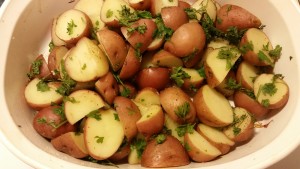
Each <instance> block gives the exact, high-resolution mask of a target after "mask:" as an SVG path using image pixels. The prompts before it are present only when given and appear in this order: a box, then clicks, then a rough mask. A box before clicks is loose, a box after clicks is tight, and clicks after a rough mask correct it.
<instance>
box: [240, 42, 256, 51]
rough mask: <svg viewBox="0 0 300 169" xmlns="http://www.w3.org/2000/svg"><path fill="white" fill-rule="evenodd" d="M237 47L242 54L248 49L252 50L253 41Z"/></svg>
mask: <svg viewBox="0 0 300 169" xmlns="http://www.w3.org/2000/svg"><path fill="white" fill-rule="evenodd" d="M239 49H240V51H241V53H242V54H245V53H247V52H248V51H253V43H252V41H250V42H247V43H245V44H244V45H242V46H241V47H240V48H239Z"/></svg>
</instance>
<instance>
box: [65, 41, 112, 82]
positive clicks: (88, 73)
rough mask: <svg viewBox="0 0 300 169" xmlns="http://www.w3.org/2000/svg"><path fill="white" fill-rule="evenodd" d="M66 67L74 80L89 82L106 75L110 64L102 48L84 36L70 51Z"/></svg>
mask: <svg viewBox="0 0 300 169" xmlns="http://www.w3.org/2000/svg"><path fill="white" fill-rule="evenodd" d="M65 69H66V71H67V73H68V75H69V76H70V77H71V78H72V79H73V80H75V81H78V82H88V81H93V80H96V79H98V78H99V77H101V76H104V75H105V74H106V73H107V72H108V71H109V65H108V61H107V59H106V56H105V54H104V53H103V52H102V51H101V50H100V48H99V47H98V46H97V45H96V44H94V43H93V42H92V41H91V40H90V39H88V38H85V37H84V38H81V39H80V40H79V41H78V43H77V45H76V47H74V48H72V49H71V50H70V51H69V54H68V55H67V58H66V59H65Z"/></svg>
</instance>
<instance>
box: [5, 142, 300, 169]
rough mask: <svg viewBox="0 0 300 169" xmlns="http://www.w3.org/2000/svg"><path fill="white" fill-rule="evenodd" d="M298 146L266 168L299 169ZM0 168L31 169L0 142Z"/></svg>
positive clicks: (299, 150) (299, 149)
mask: <svg viewBox="0 0 300 169" xmlns="http://www.w3.org/2000/svg"><path fill="white" fill-rule="evenodd" d="M299 157H300V146H299V147H298V148H297V149H296V150H295V151H294V152H293V153H291V154H290V155H289V156H287V157H286V158H284V159H283V160H282V161H280V162H278V163H277V164H275V165H273V166H271V167H270V168H268V169H284V168H286V169H299V167H300V161H299V160H300V158H299ZM0 168H5V169H19V168H20V169H33V168H32V167H30V166H28V165H27V164H25V163H24V162H22V161H21V160H19V159H18V158H17V157H15V156H14V155H13V154H12V153H11V152H9V151H8V149H7V148H6V147H4V145H3V144H2V143H0Z"/></svg>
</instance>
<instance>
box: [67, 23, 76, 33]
mask: <svg viewBox="0 0 300 169" xmlns="http://www.w3.org/2000/svg"><path fill="white" fill-rule="evenodd" d="M76 27H77V25H76V24H75V23H74V20H73V19H71V21H70V22H68V27H67V33H68V35H72V34H73V32H74V28H76Z"/></svg>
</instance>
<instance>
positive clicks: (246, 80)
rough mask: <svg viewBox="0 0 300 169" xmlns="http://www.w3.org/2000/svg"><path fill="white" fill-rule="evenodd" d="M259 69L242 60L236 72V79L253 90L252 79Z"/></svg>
mask: <svg viewBox="0 0 300 169" xmlns="http://www.w3.org/2000/svg"><path fill="white" fill-rule="evenodd" d="M258 73H259V69H257V68H256V67H255V66H253V65H251V64H250V63H248V62H242V63H241V64H240V65H239V67H238V70H237V72H236V80H237V82H239V83H241V85H242V86H243V87H244V88H246V89H249V90H253V82H254V79H255V78H256V77H257V76H258Z"/></svg>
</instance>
